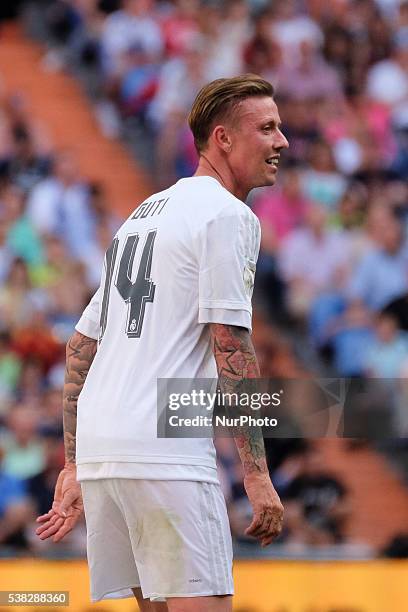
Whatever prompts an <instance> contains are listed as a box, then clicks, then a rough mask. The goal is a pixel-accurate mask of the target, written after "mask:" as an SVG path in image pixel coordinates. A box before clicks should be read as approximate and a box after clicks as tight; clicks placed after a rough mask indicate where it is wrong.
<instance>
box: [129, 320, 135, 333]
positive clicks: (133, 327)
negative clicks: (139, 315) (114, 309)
mask: <svg viewBox="0 0 408 612" xmlns="http://www.w3.org/2000/svg"><path fill="white" fill-rule="evenodd" d="M129 329H130V331H132V332H133V331H135V329H136V319H132V322H131V324H130V326H129Z"/></svg>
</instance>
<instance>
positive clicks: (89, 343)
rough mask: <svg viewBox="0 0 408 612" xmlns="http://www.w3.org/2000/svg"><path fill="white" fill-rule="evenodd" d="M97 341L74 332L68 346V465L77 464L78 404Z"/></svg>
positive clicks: (65, 396)
mask: <svg viewBox="0 0 408 612" xmlns="http://www.w3.org/2000/svg"><path fill="white" fill-rule="evenodd" d="M96 349H97V341H96V340H93V339H92V338H88V337H87V336H84V335H82V334H80V333H79V332H77V331H76V332H74V334H73V335H72V337H71V338H70V340H69V341H68V344H67V351H66V368H65V382H64V389H63V399H62V402H63V410H64V412H63V419H64V445H65V461H66V463H75V455H76V425H77V403H78V397H79V394H80V393H81V391H82V387H83V386H84V383H85V378H86V376H87V374H88V372H89V368H90V367H91V364H92V362H93V359H94V357H95V354H96Z"/></svg>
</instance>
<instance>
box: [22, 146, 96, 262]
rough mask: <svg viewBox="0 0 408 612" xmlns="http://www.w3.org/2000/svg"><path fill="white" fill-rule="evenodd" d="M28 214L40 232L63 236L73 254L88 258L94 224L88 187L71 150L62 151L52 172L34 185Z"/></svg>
mask: <svg viewBox="0 0 408 612" xmlns="http://www.w3.org/2000/svg"><path fill="white" fill-rule="evenodd" d="M27 214H28V216H29V218H30V220H31V221H32V223H33V224H34V226H35V227H36V228H37V230H38V231H39V232H41V234H46V233H53V234H56V235H58V236H60V237H61V238H62V239H63V240H64V242H65V243H66V246H67V248H68V249H69V252H70V254H71V256H73V257H75V258H78V259H83V260H84V261H86V257H87V255H88V253H89V250H90V248H91V246H92V232H93V231H94V223H93V218H92V216H91V213H90V210H89V202H88V189H87V187H86V185H85V184H84V183H83V181H82V180H81V178H80V175H79V169H78V165H77V161H76V158H75V155H74V153H73V152H72V151H69V150H66V151H61V152H60V153H59V154H58V155H57V156H56V157H55V160H54V172H53V175H52V176H50V177H49V178H47V179H45V180H44V181H41V182H40V183H38V184H37V185H36V186H35V187H34V189H33V190H32V192H31V194H30V196H29V199H28V204H27ZM77 219H81V223H77Z"/></svg>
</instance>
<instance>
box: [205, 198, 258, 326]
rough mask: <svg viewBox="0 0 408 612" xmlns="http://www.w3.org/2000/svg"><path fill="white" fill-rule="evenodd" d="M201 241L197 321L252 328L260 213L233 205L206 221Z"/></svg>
mask: <svg viewBox="0 0 408 612" xmlns="http://www.w3.org/2000/svg"><path fill="white" fill-rule="evenodd" d="M231 208H232V207H231ZM198 245H199V246H198V248H199V315H198V322H199V323H222V324H226V325H238V326H241V327H246V328H247V329H248V330H250V331H251V329H252V304H251V298H252V291H253V286H254V280H255V268H256V262H257V259H258V253H259V245H260V227H259V221H258V219H257V217H255V215H253V214H252V213H251V212H250V210H249V209H248V210H244V211H237V210H236V209H235V208H233V209H232V210H231V209H230V210H229V212H224V213H222V214H220V215H218V216H217V217H215V218H214V219H211V220H210V221H209V222H207V224H206V225H205V228H204V229H203V230H202V232H201V234H200V239H199V240H198Z"/></svg>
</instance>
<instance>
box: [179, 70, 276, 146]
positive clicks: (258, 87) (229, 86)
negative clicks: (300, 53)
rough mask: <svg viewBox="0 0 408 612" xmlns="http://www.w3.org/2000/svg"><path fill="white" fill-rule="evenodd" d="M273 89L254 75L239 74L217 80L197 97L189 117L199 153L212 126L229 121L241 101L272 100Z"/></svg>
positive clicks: (203, 89) (267, 82)
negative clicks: (248, 99) (215, 123)
mask: <svg viewBox="0 0 408 612" xmlns="http://www.w3.org/2000/svg"><path fill="white" fill-rule="evenodd" d="M273 94H274V91H273V86H272V85H271V83H269V81H266V80H265V79H263V78H261V77H260V76H258V75H257V74H242V75H240V76H237V77H232V78H230V79H216V80H215V81H211V83H208V84H207V85H205V86H204V87H203V88H202V89H200V91H199V92H198V94H197V97H196V99H195V100H194V103H193V106H192V108H191V111H190V114H189V116H188V124H189V126H190V129H191V131H192V132H193V136H194V143H195V146H196V149H197V151H198V153H200V152H201V151H203V150H204V149H205V148H206V146H207V143H208V138H209V137H210V133H211V128H212V126H213V124H214V122H215V121H216V120H217V121H221V120H226V119H229V118H230V117H231V115H232V114H233V112H234V111H235V110H236V107H237V106H238V105H239V103H240V102H242V100H245V99H246V98H249V97H252V96H259V97H262V96H268V97H270V98H273Z"/></svg>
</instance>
